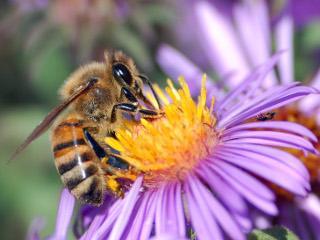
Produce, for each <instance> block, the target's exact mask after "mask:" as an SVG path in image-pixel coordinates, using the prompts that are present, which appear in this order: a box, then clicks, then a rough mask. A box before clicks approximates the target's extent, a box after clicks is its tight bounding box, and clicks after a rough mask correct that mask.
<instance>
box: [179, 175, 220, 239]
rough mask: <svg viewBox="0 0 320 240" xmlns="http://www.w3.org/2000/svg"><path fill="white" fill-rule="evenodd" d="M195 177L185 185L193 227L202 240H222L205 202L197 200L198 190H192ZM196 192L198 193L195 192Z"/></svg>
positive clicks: (200, 199) (201, 199)
mask: <svg viewBox="0 0 320 240" xmlns="http://www.w3.org/2000/svg"><path fill="white" fill-rule="evenodd" d="M193 178H194V176H192V177H190V179H188V181H187V182H186V183H185V184H184V190H185V195H186V199H187V204H188V211H189V212H190V220H191V223H192V226H193V228H194V230H195V232H196V234H197V237H198V238H199V239H200V240H206V239H208V240H209V239H222V233H221V231H220V229H219V227H218V225H217V223H216V221H215V220H214V218H213V217H212V216H211V215H210V213H209V212H208V209H207V208H206V207H205V200H204V199H203V198H202V197H200V198H198V199H196V198H195V197H196V196H197V189H194V188H191V186H190V185H191V184H192V182H193ZM194 191H196V192H194Z"/></svg>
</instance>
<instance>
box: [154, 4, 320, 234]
mask: <svg viewBox="0 0 320 240" xmlns="http://www.w3.org/2000/svg"><path fill="white" fill-rule="evenodd" d="M212 2H213V3H209V2H206V1H194V5H193V7H194V8H195V11H196V13H197V14H196V15H195V18H194V22H197V23H198V26H199V27H201V29H202V34H201V35H200V36H201V44H198V45H199V46H203V47H204V48H205V50H207V51H206V53H207V54H206V55H204V56H206V59H208V60H209V61H210V62H211V63H212V66H213V68H214V70H215V71H216V73H217V74H218V76H219V77H220V79H223V76H230V74H231V76H230V77H229V79H230V80H229V81H227V82H226V81H224V82H223V83H221V82H218V83H216V86H218V87H219V86H223V87H227V88H230V89H233V88H234V87H235V86H236V85H237V84H238V82H239V81H241V79H242V76H243V75H245V74H247V72H248V71H250V69H252V68H253V67H254V66H256V65H258V64H259V63H260V62H262V61H264V60H265V59H267V58H269V56H270V54H271V52H272V45H271V43H272V41H273V40H274V44H275V49H276V50H278V51H280V50H285V52H284V54H282V56H281V57H280V61H279V63H278V66H277V70H278V72H279V75H278V77H277V75H276V74H275V73H271V74H269V76H268V78H267V81H266V82H265V84H264V87H274V86H276V85H278V84H279V83H292V82H293V81H294V67H293V55H294V54H293V33H294V18H293V17H296V16H295V15H294V16H293V17H292V13H293V14H295V11H296V10H297V8H298V7H296V6H295V7H293V3H292V2H291V1H289V2H287V4H288V5H283V6H282V10H281V11H279V12H280V13H281V14H280V15H278V16H277V17H275V18H274V19H272V18H271V17H270V16H269V15H270V9H269V6H268V5H267V2H266V1H263V0H258V1H236V2H233V6H232V8H231V9H229V11H228V12H224V11H221V10H219V9H220V8H219V6H218V7H217V6H216V5H215V4H216V3H220V2H221V1H212ZM293 2H296V4H297V5H298V6H300V5H299V4H302V5H303V4H304V3H305V4H306V5H307V4H309V7H314V8H315V9H316V5H317V4H316V3H315V5H310V2H311V1H306V2H304V3H302V1H299V3H297V1H293ZM220 4H221V3H220ZM229 4H230V2H229ZM291 7H293V8H291ZM300 10H302V11H301V14H304V15H306V16H307V15H308V11H304V10H303V9H300ZM230 12H231V15H230ZM317 14H319V11H317ZM295 20H296V21H298V22H299V20H300V19H295ZM191 57H192V56H191ZM197 57H198V56H195V58H194V59H197ZM192 59H193V58H192ZM158 62H159V63H160V65H161V66H162V68H163V69H164V70H165V71H166V72H167V73H168V74H169V75H170V76H172V77H174V78H175V77H177V75H179V74H183V75H185V76H186V79H190V83H189V84H192V85H199V83H195V82H192V81H194V76H195V75H199V74H200V73H201V70H200V67H197V66H196V65H195V64H193V63H192V62H191V60H189V59H187V58H186V57H184V56H183V55H182V54H181V53H179V52H178V51H177V50H175V49H173V48H172V47H170V46H168V45H163V46H162V47H161V48H160V49H159V52H158ZM176 62H178V63H179V64H175V63H176ZM185 69H187V70H185ZM310 85H312V86H314V87H317V88H319V87H320V70H319V72H318V73H317V75H316V76H315V77H314V78H313V80H312V81H310ZM319 111H320V101H319V98H317V97H316V96H310V97H307V98H305V99H303V100H302V101H300V102H299V104H296V105H291V106H288V107H287V108H282V109H279V110H278V111H277V113H276V117H275V119H276V120H283V121H286V120H289V121H293V122H297V123H300V124H303V125H305V126H306V127H308V128H309V129H310V130H311V131H312V132H313V133H314V134H315V135H317V138H318V140H319V137H320V135H319V119H320V112H319ZM317 148H318V149H320V146H319V145H317ZM294 153H295V155H296V156H297V157H298V158H299V159H300V160H301V161H302V162H303V163H304V164H305V165H306V167H307V168H308V170H309V172H310V174H311V176H312V177H311V183H312V187H313V188H312V189H313V191H314V192H315V193H316V194H310V196H308V197H307V198H305V199H301V198H297V199H295V198H294V197H293V196H292V195H290V194H284V195H285V197H282V194H279V192H278V190H279V189H276V190H275V192H276V193H277V192H278V204H279V206H280V212H279V217H278V218H277V219H273V220H272V222H273V223H278V224H284V225H285V226H287V227H289V228H290V229H292V230H293V231H294V232H296V233H297V234H298V235H299V236H300V237H301V238H302V239H313V238H315V239H318V237H319V234H318V229H319V227H320V214H319V211H314V210H313V209H315V208H319V209H320V205H319V202H320V201H319V197H318V196H319V179H320V176H319V172H320V169H319V166H320V160H319V156H315V155H312V154H310V155H308V156H305V155H304V154H302V153H301V152H299V151H297V152H294ZM281 192H283V191H280V193H281ZM288 195H289V197H288ZM275 221H276V222H275ZM268 224H269V225H270V224H271V223H270V222H269V223H268ZM268 224H267V225H268ZM258 226H259V227H266V225H265V222H264V225H259V224H258Z"/></svg>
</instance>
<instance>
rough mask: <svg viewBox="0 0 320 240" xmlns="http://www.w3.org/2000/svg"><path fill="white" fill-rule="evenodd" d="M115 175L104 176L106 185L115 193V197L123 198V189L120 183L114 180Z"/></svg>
mask: <svg viewBox="0 0 320 240" xmlns="http://www.w3.org/2000/svg"><path fill="white" fill-rule="evenodd" d="M116 178H117V176H114V175H112V176H110V175H106V176H105V181H106V187H107V189H109V190H110V191H111V192H112V193H113V194H115V195H116V196H117V197H120V198H123V197H124V190H123V189H122V188H121V185H120V184H119V182H118V181H117V180H116Z"/></svg>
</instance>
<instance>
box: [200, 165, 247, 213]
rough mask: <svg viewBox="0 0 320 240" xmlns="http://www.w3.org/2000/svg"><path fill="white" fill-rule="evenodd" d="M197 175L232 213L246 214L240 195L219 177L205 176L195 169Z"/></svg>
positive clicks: (245, 204) (244, 203) (204, 173)
mask: <svg viewBox="0 0 320 240" xmlns="http://www.w3.org/2000/svg"><path fill="white" fill-rule="evenodd" d="M197 174H199V175H200V176H201V179H203V181H205V182H206V183H207V184H208V185H209V187H210V188H211V190H212V191H214V192H215V193H216V194H217V197H219V199H220V200H221V201H222V202H223V203H224V204H225V205H226V206H227V207H228V208H229V209H230V210H231V211H232V212H236V213H239V214H242V215H243V214H247V212H248V208H247V203H246V202H245V201H244V199H243V198H242V196H241V195H239V193H238V192H237V191H235V190H234V189H233V188H231V187H230V186H229V185H228V184H227V183H225V182H224V181H223V180H222V179H221V178H220V177H219V176H217V175H215V174H210V175H207V174H206V172H203V171H201V169H200V168H199V169H197Z"/></svg>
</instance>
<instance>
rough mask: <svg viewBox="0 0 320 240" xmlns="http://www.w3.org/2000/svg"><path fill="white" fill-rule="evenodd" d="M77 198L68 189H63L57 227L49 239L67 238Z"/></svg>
mask: <svg viewBox="0 0 320 240" xmlns="http://www.w3.org/2000/svg"><path fill="white" fill-rule="evenodd" d="M74 205H75V199H74V197H73V196H72V195H71V194H70V192H69V190H68V189H63V190H62V192H61V197H60V204H59V208H58V214H57V220H56V228H55V231H54V234H53V235H52V236H50V237H49V238H48V239H52V240H53V239H59V240H60V239H66V238H67V232H68V229H69V224H70V221H71V218H72V214H73V208H74Z"/></svg>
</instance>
